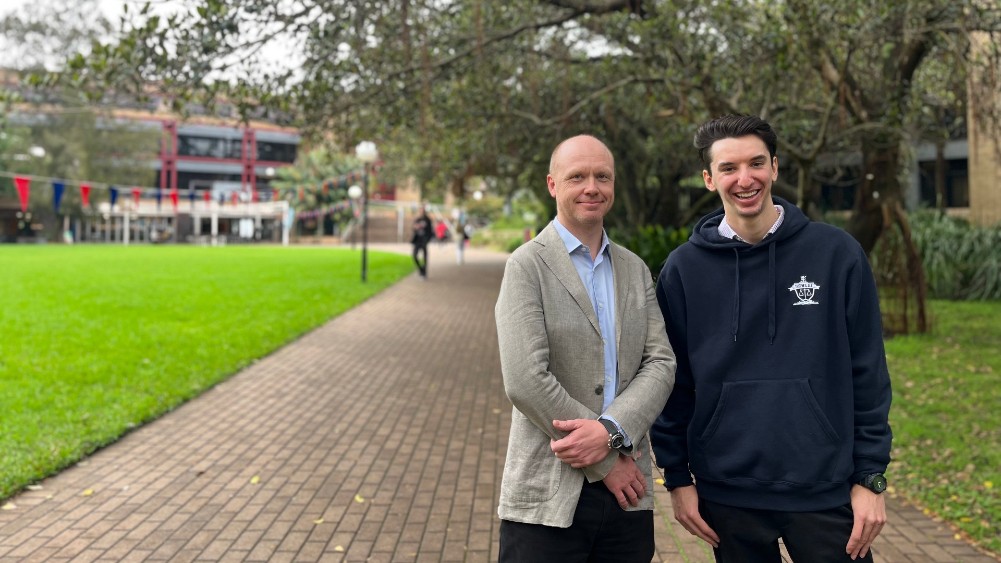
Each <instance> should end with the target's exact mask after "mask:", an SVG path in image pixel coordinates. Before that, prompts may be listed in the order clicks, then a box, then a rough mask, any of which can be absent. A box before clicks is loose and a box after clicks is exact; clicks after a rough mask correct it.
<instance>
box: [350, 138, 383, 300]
mask: <svg viewBox="0 0 1001 563" xmlns="http://www.w3.org/2000/svg"><path fill="white" fill-rule="evenodd" d="M355 156H356V157H358V160H360V161H362V164H363V165H364V167H365V172H364V174H363V176H362V200H361V281H362V282H365V281H367V280H368V167H369V165H370V164H372V163H373V162H375V159H376V158H378V156H379V151H378V150H377V149H376V148H375V143H373V142H372V141H362V142H360V143H358V146H357V147H355Z"/></svg>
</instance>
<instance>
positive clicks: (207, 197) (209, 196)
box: [202, 190, 212, 207]
mask: <svg viewBox="0 0 1001 563" xmlns="http://www.w3.org/2000/svg"><path fill="white" fill-rule="evenodd" d="M202 197H203V198H205V207H208V205H209V202H211V201H212V190H205V192H204V193H203V194H202Z"/></svg>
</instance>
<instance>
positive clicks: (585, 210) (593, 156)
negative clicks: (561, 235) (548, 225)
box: [546, 135, 615, 241]
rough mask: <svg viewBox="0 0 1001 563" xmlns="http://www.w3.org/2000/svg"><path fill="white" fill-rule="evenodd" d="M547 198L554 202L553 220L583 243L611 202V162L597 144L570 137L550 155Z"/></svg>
mask: <svg viewBox="0 0 1001 563" xmlns="http://www.w3.org/2000/svg"><path fill="white" fill-rule="evenodd" d="M546 184H547V185H548V186H549V195H551V196H553V198H554V199H555V200H556V218H557V219H559V221H560V223H561V224H562V225H563V226H564V227H566V228H567V230H569V231H570V232H571V233H573V234H574V235H575V236H577V238H579V239H581V241H584V240H585V239H584V237H585V236H588V235H592V234H593V233H594V232H595V230H596V231H597V232H598V233H599V234H600V232H601V229H602V225H603V220H604V217H605V215H606V214H607V213H608V211H609V210H610V209H611V208H612V202H613V201H614V200H615V161H614V160H613V158H612V153H611V151H609V150H608V147H606V146H605V145H604V144H603V143H602V142H601V141H599V140H598V139H595V138H594V137H589V136H585V135H582V136H578V137H572V138H570V139H567V140H566V141H564V142H563V143H562V144H561V145H560V146H559V147H557V148H556V151H555V152H554V153H553V158H552V161H551V162H550V167H549V175H548V176H546Z"/></svg>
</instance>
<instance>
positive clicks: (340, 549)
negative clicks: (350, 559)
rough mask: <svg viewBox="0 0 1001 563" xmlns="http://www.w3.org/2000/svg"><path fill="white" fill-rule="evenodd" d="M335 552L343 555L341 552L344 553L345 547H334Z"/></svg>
mask: <svg viewBox="0 0 1001 563" xmlns="http://www.w3.org/2000/svg"><path fill="white" fill-rule="evenodd" d="M334 551H336V552H338V553H341V552H343V551H344V546H343V545H338V546H336V547H334Z"/></svg>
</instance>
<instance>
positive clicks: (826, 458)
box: [699, 379, 841, 485]
mask: <svg viewBox="0 0 1001 563" xmlns="http://www.w3.org/2000/svg"><path fill="white" fill-rule="evenodd" d="M699 440H700V442H701V443H702V449H703V452H704V454H705V455H704V463H705V467H704V468H702V469H703V470H704V471H703V474H704V476H705V477H707V478H710V479H713V480H726V479H740V478H744V479H747V478H750V479H754V480H756V481H763V482H778V483H787V484H802V485H810V484H816V483H818V482H829V481H832V480H834V478H835V475H838V474H839V465H840V464H839V460H840V457H841V456H840V455H839V454H840V450H841V438H840V437H839V436H838V433H837V432H836V431H835V430H834V427H833V426H832V425H831V423H830V421H828V420H827V417H826V416H825V415H824V413H823V411H821V409H820V405H819V404H818V403H817V399H816V398H815V397H814V396H813V391H812V390H811V389H810V383H809V381H808V380H807V379H793V380H789V379H783V380H758V381H736V382H727V383H724V384H723V392H722V393H721V394H720V399H719V403H718V404H717V405H716V410H715V412H713V415H712V418H710V420H709V424H708V425H707V426H706V429H705V432H703V433H702V436H700V438H699Z"/></svg>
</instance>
